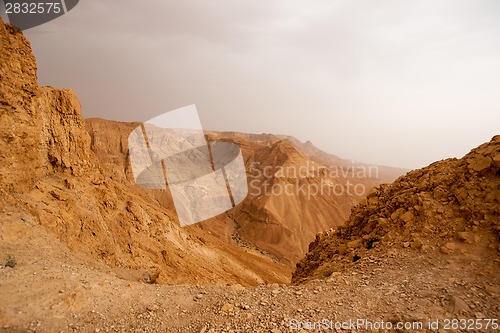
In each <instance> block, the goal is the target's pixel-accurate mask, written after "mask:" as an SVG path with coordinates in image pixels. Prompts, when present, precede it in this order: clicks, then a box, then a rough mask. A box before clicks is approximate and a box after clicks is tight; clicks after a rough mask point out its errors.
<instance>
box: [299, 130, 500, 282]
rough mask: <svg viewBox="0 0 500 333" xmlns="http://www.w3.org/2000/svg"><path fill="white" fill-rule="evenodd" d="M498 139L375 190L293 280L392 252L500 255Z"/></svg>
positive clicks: (326, 235) (321, 241) (320, 240)
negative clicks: (475, 252)
mask: <svg viewBox="0 0 500 333" xmlns="http://www.w3.org/2000/svg"><path fill="white" fill-rule="evenodd" d="M499 240H500V136H495V137H494V138H493V139H492V140H491V141H490V142H489V143H485V144H483V145H481V146H479V147H478V148H476V149H473V150H472V151H471V152H470V153H469V154H467V155H466V156H464V157H463V158H461V159H448V160H444V161H440V162H436V163H433V164H431V165H430V166H428V167H426V168H423V169H419V170H414V171H411V172H409V173H407V174H406V175H405V176H403V177H400V178H399V179H398V180H396V181H395V182H394V183H392V184H390V185H381V186H379V187H377V188H375V189H374V190H373V191H372V192H371V193H370V194H368V196H367V197H366V199H364V200H363V201H362V202H361V203H360V204H359V205H357V206H356V207H355V208H354V209H353V211H352V213H351V215H350V217H349V219H348V221H347V222H346V224H345V225H343V226H341V227H339V228H338V229H336V230H330V231H326V232H323V233H320V234H318V235H317V236H316V240H315V241H314V242H313V243H311V244H310V246H309V253H308V254H307V255H306V257H305V258H304V259H303V260H302V261H301V262H299V263H298V264H297V270H296V271H295V272H294V275H293V281H295V282H298V281H301V280H302V279H305V278H310V277H314V276H328V275H330V274H332V272H341V271H343V270H345V269H347V268H348V267H351V266H353V265H356V263H355V262H357V261H358V260H360V259H363V258H365V257H366V256H369V255H371V254H373V253H374V252H376V253H377V256H384V255H386V253H387V252H388V251H390V250H394V249H400V248H403V247H405V248H411V249H412V251H414V252H415V253H423V254H426V253H429V254H430V253H433V252H436V251H437V252H441V253H442V254H445V255H458V256H460V255H462V254H463V253H468V252H473V251H475V250H476V249H478V248H481V249H482V251H481V256H484V257H485V258H488V257H489V256H492V257H493V258H496V259H498V254H499V253H500V246H499Z"/></svg>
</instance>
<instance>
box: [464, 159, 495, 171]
mask: <svg viewBox="0 0 500 333" xmlns="http://www.w3.org/2000/svg"><path fill="white" fill-rule="evenodd" d="M468 162H469V166H468V167H469V170H470V171H471V172H481V171H484V170H487V169H489V168H490V167H491V164H492V159H491V158H490V157H488V156H482V157H479V158H477V159H472V160H469V161H468Z"/></svg>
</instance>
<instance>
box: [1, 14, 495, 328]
mask: <svg viewBox="0 0 500 333" xmlns="http://www.w3.org/2000/svg"><path fill="white" fill-rule="evenodd" d="M0 59H1V61H0V79H1V81H0V212H1V213H0V297H1V300H2V302H1V303H0V332H197V333H207V332H272V333H277V332H314V331H318V332H319V331H324V330H327V329H329V330H330V331H339V332H340V331H343V332H345V331H347V332H349V331H352V332H357V331H373V330H378V331H387V332H392V331H398V330H399V331H409V332H413V331H422V332H425V331H435V332H447V331H468V332H470V331H476V332H485V331H491V332H495V331H498V319H499V314H500V275H499V274H498V272H499V271H500V256H499V254H500V243H499V241H500V136H495V137H494V138H492V139H491V141H490V142H487V143H484V144H483V145H481V146H479V147H477V148H474V149H472V150H471V152H470V153H469V154H467V155H466V156H464V157H462V158H460V159H447V160H443V161H438V162H435V163H433V164H431V165H429V166H428V167H425V168H423V169H418V170H413V171H409V172H408V170H403V169H397V168H389V167H384V166H373V167H374V169H373V170H376V172H374V173H373V174H372V173H370V172H362V173H359V171H366V170H372V169H370V166H369V165H367V164H363V163H358V162H356V163H354V162H351V161H347V160H344V159H342V158H340V157H338V156H335V155H331V154H327V153H324V152H322V151H321V150H319V149H318V148H316V147H315V146H314V145H313V144H312V143H311V142H306V143H302V142H300V141H299V140H297V139H295V138H293V137H289V136H284V135H272V134H247V133H237V132H206V134H205V135H206V138H207V140H209V141H226V142H232V143H236V144H238V145H239V147H240V148H241V151H242V154H243V157H244V161H245V168H246V171H247V174H248V177H249V181H252V180H255V183H254V184H256V185H255V186H254V188H253V190H254V192H252V191H249V195H248V197H247V198H246V199H245V200H244V201H243V202H242V203H241V204H240V205H237V206H236V207H234V208H233V209H231V210H230V211H228V212H226V213H224V214H221V215H219V216H216V217H214V218H211V219H210V220H207V221H204V222H202V223H199V224H196V225H192V226H188V227H181V226H180V225H179V221H178V219H177V216H176V213H175V208H174V205H173V202H172V198H171V196H170V194H169V191H168V189H167V190H150V189H143V188H140V187H138V186H136V184H135V183H134V178H133V175H132V171H131V168H130V163H129V162H130V161H129V159H130V157H129V153H128V143H127V138H128V135H129V134H130V132H131V131H132V130H133V129H134V128H135V127H137V126H138V125H139V123H121V122H115V121H111V120H104V119H95V118H94V119H84V118H83V116H82V109H81V105H80V103H79V101H78V98H77V96H76V94H75V93H74V92H73V91H72V90H71V89H61V88H53V87H41V86H39V85H38V81H37V65H36V59H35V55H33V52H32V50H31V47H30V44H29V41H28V39H27V38H26V37H25V36H23V34H22V32H20V31H18V30H17V29H15V27H13V26H10V25H5V24H3V22H0ZM471 148H472V147H471ZM298 169H300V170H304V173H301V174H293V173H290V172H288V171H290V170H298ZM265 170H270V172H267V173H266V172H265ZM355 171H356V172H355ZM348 182H349V183H350V184H357V185H359V187H358V188H362V189H363V191H360V192H359V193H351V194H348V193H342V194H340V195H339V194H338V193H331V192H328V193H323V192H321V193H315V194H314V195H313V196H311V195H310V193H306V192H303V191H300V190H299V189H300V188H304V187H307V186H312V185H315V186H320V187H321V186H322V184H329V185H328V186H330V187H335V186H336V185H339V186H340V187H341V188H346V184H347V183H348ZM273 186H275V187H276V188H283V187H287V188H291V189H293V190H292V191H291V194H290V193H275V192H272V191H271V192H268V191H267V190H268V189H269V188H270V189H272V188H273ZM340 187H339V188H340ZM453 319H461V320H466V321H465V323H466V324H467V325H468V326H466V327H461V326H452V324H453V323H454V322H452V321H451V320H453ZM353 321H354V322H356V323H357V326H355V325H354V326H353V324H352V322H353ZM339 323H340V324H339ZM342 323H345V324H346V325H342ZM382 323H383V325H384V326H376V325H382ZM401 324H402V325H406V327H402V328H397V326H398V325H401ZM434 324H436V325H437V326H435V325H434ZM339 325H340V326H339ZM370 325H372V326H370ZM374 325H375V326H374ZM453 325H454V324H453ZM457 325H458V324H457ZM460 325H461V324H460Z"/></svg>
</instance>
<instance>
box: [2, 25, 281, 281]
mask: <svg viewBox="0 0 500 333" xmlns="http://www.w3.org/2000/svg"><path fill="white" fill-rule="evenodd" d="M0 41H1V43H0V59H1V61H0V78H1V80H0V130H1V131H0V132H1V138H0V177H1V178H0V193H1V199H0V209H1V212H2V219H3V220H2V221H1V222H2V223H1V224H0V237H1V239H2V241H3V242H5V243H6V244H9V243H10V242H15V241H16V239H17V238H16V237H14V236H13V233H12V230H11V228H13V226H14V225H15V224H14V223H7V222H6V221H11V220H14V221H16V223H20V224H21V225H25V227H26V228H28V229H26V230H29V228H30V226H31V227H32V226H34V225H40V226H42V227H43V228H44V229H45V230H47V231H48V232H50V233H51V234H52V235H54V236H55V237H57V238H58V239H59V240H60V241H61V242H62V243H63V244H65V245H66V246H68V247H69V248H70V249H72V250H74V251H76V252H78V253H83V254H85V255H88V256H90V257H91V258H95V259H99V260H101V261H103V262H105V263H107V264H108V265H110V266H111V267H114V269H115V268H116V270H117V272H118V273H119V274H122V275H123V276H124V277H126V278H136V277H137V276H138V277H139V279H140V278H141V277H144V280H145V281H149V282H154V281H157V282H162V283H174V282H175V283H182V282H196V283H217V282H232V283H242V284H256V283H264V282H284V281H286V280H287V279H288V274H289V269H287V268H285V267H283V266H281V265H279V264H276V263H273V262H272V260H270V259H268V258H265V257H263V256H262V255H261V254H259V253H257V252H252V251H249V250H244V249H240V248H239V247H237V246H235V245H231V244H228V243H227V242H226V241H224V240H222V239H220V238H219V237H215V236H213V235H210V234H208V233H207V232H205V231H203V230H201V229H200V228H184V229H183V228H180V227H179V225H178V224H176V223H175V215H174V213H173V211H172V210H169V209H168V207H164V205H162V204H161V202H159V201H158V200H156V199H155V195H157V194H151V193H150V192H148V191H145V190H144V191H143V190H141V189H137V188H136V187H135V186H130V185H129V184H126V183H123V182H121V181H120V180H119V179H118V180H114V179H112V177H113V174H112V173H110V172H109V170H110V168H109V165H108V164H106V163H103V167H101V166H100V163H101V162H100V161H99V160H98V159H97V158H96V156H95V154H94V152H93V151H92V150H91V146H92V145H94V146H95V144H96V143H95V142H92V141H91V137H90V136H89V135H88V133H87V131H86V128H85V121H84V119H83V118H82V111H81V106H80V103H79V102H78V99H77V97H76V95H75V93H74V92H73V91H71V90H69V89H55V88H52V87H39V86H38V84H37V76H36V69H37V68H36V62H35V58H34V56H33V54H32V52H31V49H30V44H29V42H28V40H27V39H26V38H25V37H24V36H23V34H22V33H20V32H18V31H17V30H16V29H14V28H12V27H10V26H8V25H7V26H6V25H4V24H3V23H0ZM118 144H119V142H118ZM160 197H161V195H160ZM23 230H24V229H23ZM26 232H28V231H26ZM14 234H15V233H14ZM134 276H135V277H134Z"/></svg>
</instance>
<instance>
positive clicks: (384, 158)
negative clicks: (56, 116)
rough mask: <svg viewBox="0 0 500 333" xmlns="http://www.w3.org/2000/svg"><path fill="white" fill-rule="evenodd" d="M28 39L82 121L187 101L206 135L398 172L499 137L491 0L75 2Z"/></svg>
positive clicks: (497, 17)
mask: <svg viewBox="0 0 500 333" xmlns="http://www.w3.org/2000/svg"><path fill="white" fill-rule="evenodd" d="M26 34H27V35H28V36H29V38H30V40H31V44H32V46H33V49H34V52H35V55H36V57H37V60H38V69H39V81H40V83H41V84H43V85H52V86H57V87H71V88H73V89H74V90H75V91H76V92H77V93H78V95H79V97H80V100H81V103H82V105H83V110H84V116H85V117H87V118H88V117H101V118H106V119H113V120H120V121H133V120H139V121H146V120H148V119H149V118H152V117H154V116H157V115H159V114H162V113H164V112H167V111H170V110H173V109H176V108H179V107H182V106H185V105H189V104H196V106H197V108H198V112H199V113H200V117H201V121H202V124H203V126H204V128H205V129H214V130H235V131H242V132H253V133H275V134H289V135H294V136H296V137H297V138H299V139H300V140H303V141H305V140H311V141H312V142H313V143H315V144H316V145H317V146H318V147H320V148H321V149H323V150H325V151H327V152H330V153H333V154H336V155H339V156H341V157H343V158H347V159H351V160H356V161H363V162H368V163H375V164H383V165H391V166H401V167H406V168H417V167H423V166H425V165H427V164H429V163H431V162H433V161H435V160H440V159H443V158H447V157H461V156H463V155H464V154H465V153H467V152H468V151H469V150H470V149H471V148H473V147H475V146H477V145H479V144H481V143H483V142H485V141H488V140H489V139H490V138H491V137H492V136H493V135H495V134H500V1H498V0H474V1H472V0H468V1H462V0H448V1H446V0H445V1H435V0H430V1H425V0H419V1H401V0H394V1H372V0H364V1H357V0H340V1H318V0H316V1H310V0H309V1H307V0H303V1H297V0H272V1H266V2H264V1H256V0H212V1H206V0H205V1H202V0H199V1H196V0H182V1H180V0H177V1H165V0H143V1H131V0H119V1H118V0H107V1H98V0H82V1H80V3H79V4H78V6H77V7H75V8H74V9H73V10H72V11H70V12H69V13H67V14H66V15H64V16H63V17H61V18H59V19H56V20H54V21H52V22H49V23H47V24H44V25H42V26H39V27H37V28H33V29H30V30H28V31H26Z"/></svg>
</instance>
